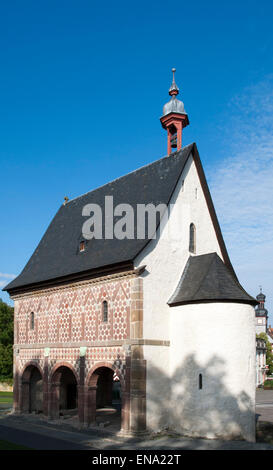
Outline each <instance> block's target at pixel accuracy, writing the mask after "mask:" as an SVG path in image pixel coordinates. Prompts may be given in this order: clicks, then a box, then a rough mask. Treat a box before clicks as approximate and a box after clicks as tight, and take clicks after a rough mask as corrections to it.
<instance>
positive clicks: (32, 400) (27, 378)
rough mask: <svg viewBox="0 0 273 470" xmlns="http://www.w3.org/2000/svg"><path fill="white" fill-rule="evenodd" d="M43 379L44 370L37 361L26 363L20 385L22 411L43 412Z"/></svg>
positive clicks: (20, 408) (20, 406) (20, 407)
mask: <svg viewBox="0 0 273 470" xmlns="http://www.w3.org/2000/svg"><path fill="white" fill-rule="evenodd" d="M43 379H44V374H43V370H42V369H41V367H40V365H39V364H38V363H37V362H35V361H29V362H27V364H25V366H24V368H23V371H22V374H21V379H20V386H19V388H20V390H19V410H20V411H21V412H23V413H30V412H32V411H35V412H42V410H43V400H44V395H43Z"/></svg>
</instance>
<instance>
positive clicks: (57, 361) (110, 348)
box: [14, 271, 142, 431]
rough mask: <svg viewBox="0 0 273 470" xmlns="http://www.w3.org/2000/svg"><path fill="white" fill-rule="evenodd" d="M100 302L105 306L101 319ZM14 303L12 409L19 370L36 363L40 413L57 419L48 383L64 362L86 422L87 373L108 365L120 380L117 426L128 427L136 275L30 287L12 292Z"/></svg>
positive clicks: (21, 376)
mask: <svg viewBox="0 0 273 470" xmlns="http://www.w3.org/2000/svg"><path fill="white" fill-rule="evenodd" d="M104 301H107V305H108V319H107V321H106V322H105V321H104V318H103V302H104ZM14 303H15V311H14V312H15V313H14V376H15V401H14V408H15V410H16V411H24V405H23V401H24V399H25V398H24V394H26V393H28V392H27V390H28V389H25V391H24V383H27V382H28V378H27V379H26V378H25V375H26V372H25V371H26V370H28V368H29V366H37V368H38V370H39V371H40V373H41V375H42V378H43V384H44V385H43V386H44V406H43V409H44V413H45V414H46V415H49V416H50V417H57V412H56V407H57V405H56V397H55V404H54V396H53V395H54V390H53V387H52V385H53V382H54V380H55V379H54V374H55V373H56V371H57V370H58V367H61V366H65V367H68V368H70V370H72V372H73V374H74V376H75V378H76V381H77V385H78V397H79V405H78V407H79V418H80V421H81V422H83V423H86V424H90V422H91V421H92V420H93V418H94V416H93V415H94V406H95V404H94V403H93V405H94V406H93V405H92V403H91V404H90V401H91V402H92V400H90V396H91V395H92V390H91V392H90V383H91V382H92V380H93V379H92V373H93V372H94V371H96V369H97V368H99V367H108V368H110V369H111V370H112V371H114V373H115V374H116V375H117V376H118V377H119V379H120V382H121V387H122V391H123V393H122V401H123V402H122V423H121V425H122V429H123V430H124V431H129V428H130V396H131V394H132V387H130V382H131V379H132V361H131V355H132V349H134V348H137V349H138V345H137V343H138V341H135V344H134V345H133V347H132V340H133V339H134V338H136V337H137V338H138V339H139V337H140V336H139V333H140V330H141V328H139V323H141V322H142V279H141V278H140V277H138V274H137V273H136V272H134V271H129V272H125V273H120V274H115V275H108V276H107V275H106V276H104V277H101V278H96V279H91V280H88V281H82V282H78V283H77V282H75V283H73V284H72V283H71V284H69V285H65V286H62V287H52V288H48V289H44V290H41V291H33V292H29V293H25V294H21V295H17V296H15V297H14ZM32 314H34V325H31V315H32ZM33 326H34V328H32V327H33ZM138 356H139V355H138ZM138 361H139V358H138ZM91 388H92V387H91ZM95 399H96V397H95V396H94V400H93V401H94V402H95ZM90 407H91V408H92V410H91V409H90ZM53 408H54V409H55V412H54V411H52V409H53ZM88 409H89V411H88Z"/></svg>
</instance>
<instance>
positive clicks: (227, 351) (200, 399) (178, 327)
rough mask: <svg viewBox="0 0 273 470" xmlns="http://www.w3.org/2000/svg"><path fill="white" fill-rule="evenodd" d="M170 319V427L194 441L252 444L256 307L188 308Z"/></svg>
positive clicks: (175, 311) (181, 308)
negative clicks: (244, 442) (235, 439)
mask: <svg viewBox="0 0 273 470" xmlns="http://www.w3.org/2000/svg"><path fill="white" fill-rule="evenodd" d="M170 315H171V322H170V340H171V348H170V376H171V380H172V396H171V403H172V412H171V413H170V417H171V421H172V423H171V425H172V426H173V427H174V428H175V429H176V430H177V431H179V432H182V433H183V434H184V435H189V436H193V437H194V436H196V437H197V436H201V437H207V438H225V439H229V438H235V437H242V438H244V439H246V440H250V441H253V440H255V373H256V367H255V365H256V364H255V363H256V357H255V355H256V339H255V313H254V308H253V307H251V306H250V305H245V304H236V303H205V304H192V305H184V306H178V307H172V308H171V312H170ZM199 374H202V381H203V388H202V390H200V389H199V380H198V378H199Z"/></svg>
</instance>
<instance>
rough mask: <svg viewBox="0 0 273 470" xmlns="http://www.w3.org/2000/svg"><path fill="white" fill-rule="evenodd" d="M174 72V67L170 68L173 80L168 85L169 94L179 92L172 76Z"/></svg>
mask: <svg viewBox="0 0 273 470" xmlns="http://www.w3.org/2000/svg"><path fill="white" fill-rule="evenodd" d="M175 72H176V69H175V68H174V67H173V68H172V73H173V82H172V84H171V86H170V89H169V95H171V96H172V95H178V93H179V88H178V86H177V85H176V83H175V77H174V74H175Z"/></svg>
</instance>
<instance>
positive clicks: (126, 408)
mask: <svg viewBox="0 0 273 470" xmlns="http://www.w3.org/2000/svg"><path fill="white" fill-rule="evenodd" d="M129 352H130V350H129V348H128V349H127V351H126V359H125V361H126V362H125V385H124V388H123V389H122V391H121V431H122V432H123V433H125V434H127V433H129V431H130V379H131V357H130V355H129Z"/></svg>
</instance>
